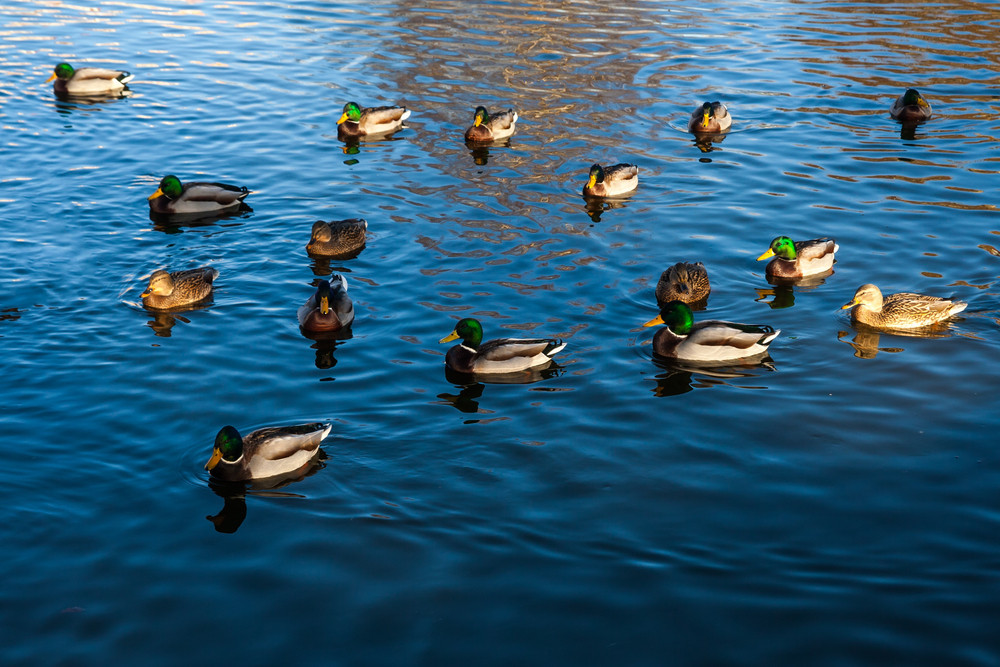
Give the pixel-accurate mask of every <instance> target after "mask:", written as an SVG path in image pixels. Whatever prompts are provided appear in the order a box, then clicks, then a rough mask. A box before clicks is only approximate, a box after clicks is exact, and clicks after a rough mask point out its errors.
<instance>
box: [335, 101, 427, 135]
mask: <svg viewBox="0 0 1000 667" xmlns="http://www.w3.org/2000/svg"><path fill="white" fill-rule="evenodd" d="M409 117H410V112H409V111H408V110H407V109H406V107H369V108H366V109H362V108H361V107H360V106H359V105H358V103H357V102H348V103H347V104H345V105H344V112H343V113H342V114H341V115H340V119H339V120H338V121H337V136H338V137H340V139H341V141H343V140H344V139H345V138H350V137H363V136H365V135H368V134H388V133H389V132H395V131H396V130H398V129H399V128H401V127H402V126H403V121H405V120H406V119H407V118H409Z"/></svg>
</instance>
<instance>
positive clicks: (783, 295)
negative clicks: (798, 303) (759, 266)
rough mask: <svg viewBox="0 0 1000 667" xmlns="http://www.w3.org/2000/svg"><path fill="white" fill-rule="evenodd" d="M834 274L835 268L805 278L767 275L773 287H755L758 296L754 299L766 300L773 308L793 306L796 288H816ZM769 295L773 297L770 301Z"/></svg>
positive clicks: (758, 300)
mask: <svg viewBox="0 0 1000 667" xmlns="http://www.w3.org/2000/svg"><path fill="white" fill-rule="evenodd" d="M832 275H833V269H830V270H829V271H827V272H826V273H823V274H820V275H815V276H807V277H805V278H794V279H790V278H778V277H776V276H767V282H768V283H770V284H771V287H755V288H754V291H756V292H757V298H756V299H754V301H757V302H765V303H767V305H768V306H770V307H771V309H772V310H780V309H782V308H791V307H792V306H794V305H795V289H796V288H801V289H805V290H807V291H809V290H813V289H816V288H817V287H819V286H820V285H822V284H823V283H825V282H826V279H827V278H828V277H830V276H832ZM768 297H770V298H771V300H770V301H768V300H767V299H768Z"/></svg>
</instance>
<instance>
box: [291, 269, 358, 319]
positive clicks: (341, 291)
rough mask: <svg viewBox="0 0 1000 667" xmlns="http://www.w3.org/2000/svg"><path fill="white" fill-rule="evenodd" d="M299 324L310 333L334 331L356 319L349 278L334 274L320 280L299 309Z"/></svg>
mask: <svg viewBox="0 0 1000 667" xmlns="http://www.w3.org/2000/svg"><path fill="white" fill-rule="evenodd" d="M298 319H299V326H300V327H302V330H303V331H307V332H309V333H332V332H334V331H340V330H341V329H343V328H344V327H348V326H350V325H351V323H352V322H353V321H354V304H353V303H352V302H351V297H349V296H348V295H347V279H346V278H344V277H343V276H341V275H338V274H333V275H332V276H331V277H330V280H320V281H319V285H317V286H316V292H315V293H314V294H313V295H312V296H310V297H309V298H308V299H307V300H306V302H305V303H304V304H302V305H301V306H299V310H298Z"/></svg>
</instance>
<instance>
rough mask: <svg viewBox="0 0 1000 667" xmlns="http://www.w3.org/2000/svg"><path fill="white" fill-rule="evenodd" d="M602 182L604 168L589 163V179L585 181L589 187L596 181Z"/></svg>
mask: <svg viewBox="0 0 1000 667" xmlns="http://www.w3.org/2000/svg"><path fill="white" fill-rule="evenodd" d="M603 182H604V168H603V167H602V166H601V165H599V164H595V165H591V167H590V181H589V182H588V183H587V185H588V186H589V187H594V184H596V183H603Z"/></svg>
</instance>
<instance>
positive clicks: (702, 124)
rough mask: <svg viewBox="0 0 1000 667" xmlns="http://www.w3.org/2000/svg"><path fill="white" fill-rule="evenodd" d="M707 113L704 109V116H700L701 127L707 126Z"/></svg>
mask: <svg viewBox="0 0 1000 667" xmlns="http://www.w3.org/2000/svg"><path fill="white" fill-rule="evenodd" d="M708 115H709V114H708V112H707V111H706V112H705V115H704V116H702V118H701V126H702V127H704V128H707V127H708Z"/></svg>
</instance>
